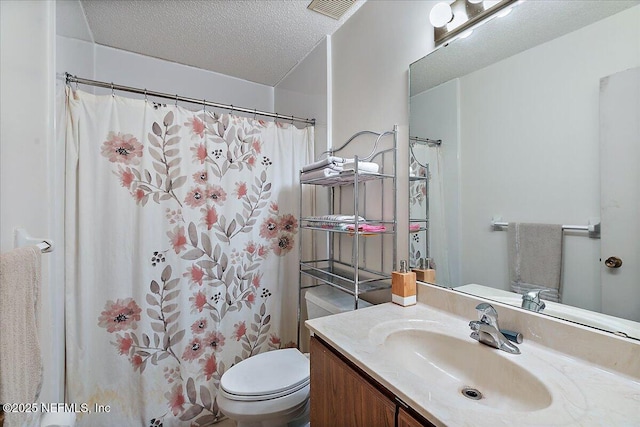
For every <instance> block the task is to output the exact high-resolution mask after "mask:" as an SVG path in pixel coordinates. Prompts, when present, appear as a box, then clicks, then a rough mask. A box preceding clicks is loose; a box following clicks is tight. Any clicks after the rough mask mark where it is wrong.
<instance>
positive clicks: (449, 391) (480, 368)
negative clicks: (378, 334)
mask: <svg viewBox="0 0 640 427" xmlns="http://www.w3.org/2000/svg"><path fill="white" fill-rule="evenodd" d="M379 348H380V354H381V356H383V357H385V358H389V359H390V360H394V363H398V364H399V365H400V366H402V367H404V368H405V369H407V370H409V371H410V372H411V373H413V374H414V375H416V376H418V377H420V378H422V379H424V381H425V382H429V383H431V384H437V390H438V393H442V394H443V395H446V396H449V398H450V399H459V400H460V401H461V402H462V401H464V402H469V404H472V402H477V403H478V404H480V405H484V406H487V407H489V408H492V409H496V410H501V411H502V410H505V411H510V412H531V411H538V410H540V409H544V408H546V407H548V406H549V405H551V403H552V396H551V393H550V392H549V390H548V389H547V387H546V386H545V385H544V384H543V383H542V382H541V381H540V380H539V379H538V378H536V376H534V375H533V374H531V373H530V372H529V371H528V370H526V369H525V368H523V367H522V366H519V365H518V364H516V363H514V362H513V361H512V360H511V359H513V358H515V357H518V355H510V354H507V353H505V352H503V351H500V350H497V349H494V348H492V347H488V346H486V345H484V344H481V343H479V342H477V341H475V340H473V339H471V338H468V339H464V340H463V339H460V338H457V337H453V336H450V335H446V334H443V333H438V332H432V331H426V330H422V329H402V330H398V331H395V332H391V333H390V334H389V335H387V336H386V339H384V342H382V344H381V345H380V347H379ZM466 388H472V389H475V390H478V391H479V392H480V393H481V396H482V397H481V398H480V399H479V400H469V399H470V398H471V397H480V396H479V395H478V396H474V395H475V392H474V391H471V392H467V393H466V394H465V393H463V390H465V389H466ZM469 394H470V395H471V397H469V396H468V395H469Z"/></svg>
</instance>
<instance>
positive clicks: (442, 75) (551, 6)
mask: <svg viewBox="0 0 640 427" xmlns="http://www.w3.org/2000/svg"><path fill="white" fill-rule="evenodd" d="M639 4H640V2H638V1H595V2H594V1H580V0H571V1H553V2H535V1H528V2H519V4H518V5H517V7H515V8H514V10H513V11H512V12H511V13H510V14H509V15H508V16H507V17H505V18H499V19H498V18H496V19H493V20H491V21H489V22H487V23H486V24H484V25H482V26H481V27H479V28H476V29H475V30H474V33H473V34H472V36H471V37H469V38H466V39H459V40H455V41H454V42H452V43H450V44H449V45H447V46H444V47H442V48H439V49H438V50H436V51H434V52H432V53H431V54H429V55H427V56H426V57H424V58H423V59H421V60H419V61H417V62H415V63H414V64H411V67H410V80H411V98H410V134H411V135H418V136H421V137H424V138H429V139H439V140H442V145H441V146H440V147H439V148H438V149H434V148H428V149H426V150H425V153H424V163H425V164H428V165H429V172H430V174H429V175H430V178H431V179H430V181H429V187H430V188H429V192H428V206H429V212H428V213H429V223H428V225H429V227H428V230H429V234H428V245H427V246H426V247H427V248H428V254H429V256H430V257H431V258H433V260H434V262H435V266H436V269H437V278H438V280H437V281H438V283H439V284H441V285H444V286H448V287H454V288H456V287H461V288H460V290H461V291H465V292H471V293H478V294H480V295H482V296H484V297H487V298H492V299H495V300H498V301H502V302H505V301H508V302H510V303H513V304H515V305H518V306H521V304H522V297H521V295H519V294H517V293H515V292H512V288H511V279H512V278H513V277H512V276H511V275H510V257H509V256H508V252H509V244H508V241H509V238H508V235H509V233H508V232H503V231H496V230H497V228H495V227H492V226H491V221H492V219H494V218H500V221H501V222H517V223H536V224H559V225H567V224H577V225H584V226H587V225H588V224H589V223H596V222H598V218H601V219H602V234H601V236H602V238H601V239H596V238H589V234H588V233H586V232H583V231H579V230H578V231H572V230H565V231H564V232H562V235H561V237H560V239H561V245H562V246H561V252H560V253H561V256H560V258H559V259H555V260H554V261H553V262H554V263H557V264H559V265H560V266H561V270H560V271H561V273H560V277H559V289H558V292H559V297H558V298H559V300H560V301H561V302H562V304H558V303H551V302H548V299H547V300H546V307H545V309H543V310H542V313H546V314H548V315H553V316H557V317H562V318H565V319H568V320H571V321H577V322H579V323H583V324H587V325H591V326H593V327H597V328H600V329H605V330H609V331H612V332H622V333H625V334H628V335H629V336H633V337H636V338H640V333H638V330H639V326H640V324H638V323H637V322H640V287H639V286H637V280H636V279H637V277H640V270H635V269H636V268H639V269H640V267H636V264H638V265H640V262H639V261H640V257H639V256H638V255H636V254H638V253H640V247H636V245H638V244H640V243H638V242H640V238H638V237H640V236H638V235H636V234H633V233H636V231H635V230H640V223H639V224H638V225H633V224H631V223H628V222H625V221H630V220H631V219H632V220H633V221H637V220H638V219H639V218H640V215H639V213H638V212H637V209H638V208H637V206H638V205H639V204H638V201H637V200H631V203H630V204H631V205H632V206H633V211H632V212H631V214H629V215H628V216H627V217H626V218H628V219H627V220H622V221H621V220H618V222H617V224H618V225H620V226H622V227H623V228H625V230H626V235H627V238H628V240H633V241H634V243H633V244H632V245H631V246H629V247H630V248H631V249H628V247H627V246H625V245H627V244H628V242H625V243H623V242H620V241H618V238H617V237H616V238H613V237H612V236H613V235H612V233H611V232H610V231H611V230H612V229H613V228H614V225H613V224H608V223H607V221H610V220H608V218H609V217H610V216H611V215H609V214H610V213H611V211H612V210H616V212H617V210H618V209H621V208H620V207H621V206H623V205H625V204H628V203H627V202H626V201H623V200H621V199H620V198H618V199H615V198H614V199H615V200H613V201H609V202H605V199H606V198H607V197H606V194H605V190H603V194H604V196H601V194H600V187H601V182H602V183H603V185H605V184H604V183H605V182H608V181H606V179H609V176H608V175H609V172H607V176H602V177H601V176H600V172H601V171H602V173H603V174H604V173H605V171H609V170H611V169H620V168H615V167H613V168H612V167H605V166H604V163H603V162H604V160H605V158H606V159H607V161H608V162H609V164H611V163H612V162H613V164H616V163H615V162H616V161H617V162H618V163H619V164H620V159H621V158H624V157H625V156H627V157H628V156H630V155H631V153H632V152H631V151H629V150H626V149H624V148H623V149H619V148H617V149H615V150H613V149H607V148H606V147H607V146H606V145H605V144H608V142H607V138H606V137H602V138H601V135H606V134H607V132H606V129H605V131H603V130H602V128H601V121H602V120H603V119H602V117H603V116H602V115H603V114H604V117H605V118H606V117H609V116H618V117H622V115H621V114H617V115H616V114H614V113H607V112H606V111H605V112H604V113H603V112H602V110H601V108H604V107H602V105H605V104H601V103H602V102H604V101H603V100H604V99H606V97H607V96H608V95H607V90H608V89H607V88H608V87H614V86H615V85H614V82H615V81H616V79H617V78H618V75H619V74H621V73H623V72H625V70H629V69H633V68H637V67H640V6H639ZM601 90H602V92H601ZM622 92H623V93H624V92H625V91H622ZM626 93H627V94H628V97H630V100H627V101H626V102H628V105H629V107H624V108H625V111H627V110H629V109H630V108H631V107H633V105H636V107H635V108H637V105H638V104H639V103H638V102H637V97H638V96H639V95H638V91H637V90H635V91H634V89H633V86H631V87H630V89H628V90H627V91H626ZM634 97H635V98H634ZM634 99H635V100H636V102H635V103H634V102H633V101H634ZM613 104H616V102H614V103H613ZM617 104H621V105H623V104H622V101H620V102H617ZM607 108H609V107H607ZM607 111H608V110H607ZM632 111H633V110H632ZM631 114H633V113H631ZM635 114H636V116H635V117H638V116H637V114H638V113H635ZM607 120H608V119H607ZM628 122H634V123H630V124H629V123H628ZM638 122H640V120H637V119H636V120H627V124H629V126H630V127H631V129H630V131H629V132H626V134H627V135H631V136H630V137H629V138H628V139H629V142H631V143H633V144H635V145H640V141H638V129H637V126H638V125H637V123H638ZM607 123H608V122H607ZM624 124H625V123H623V125H624ZM618 126H619V125H618V124H612V125H607V127H608V128H612V127H613V128H615V129H617V128H618ZM633 126H635V128H633ZM634 129H635V131H634ZM623 134H624V133H623ZM611 138H613V137H611ZM601 139H602V140H601ZM615 139H620V138H615ZM623 139H624V138H623ZM601 150H602V151H601ZM601 152H603V153H605V155H601ZM616 153H617V156H618V157H617V158H616V156H614V154H616ZM639 157H640V156H639ZM632 160H633V162H632V164H634V165H637V163H638V161H640V158H635V157H634V158H633V159H632ZM421 161H422V160H421ZM636 169H637V167H635V168H630V170H628V169H625V171H626V173H628V175H627V179H626V182H627V183H628V184H627V185H624V186H625V187H629V188H630V189H634V191H635V193H634V194H640V191H636V190H640V188H637V187H635V186H636V185H637V184H636V183H637V182H639V181H640V177H638V176H637V173H636V172H635V170H636ZM601 179H602V181H601ZM636 197H637V196H636ZM601 199H602V204H601ZM622 218H625V217H622ZM623 234H624V233H623ZM611 241H613V243H610V242H611ZM611 245H613V246H611ZM605 247H606V248H611V247H612V248H613V249H611V250H610V249H607V252H606V253H605V252H604V251H605ZM623 248H624V249H623ZM601 249H602V251H603V252H602V253H601ZM624 251H627V252H625V253H623V252H624ZM540 252H545V251H540ZM612 257H614V258H618V257H619V258H620V259H622V260H624V263H623V265H622V266H621V267H620V268H618V269H615V271H614V270H613V269H611V268H608V267H607V266H606V265H605V260H607V259H609V258H612ZM550 264H551V263H550V262H548V263H547V264H543V265H542V266H541V267H540V269H541V270H542V271H545V270H547V269H548V268H550ZM511 267H513V266H512V265H511ZM511 270H512V271H513V268H511ZM625 270H626V271H625ZM625 277H626V279H625ZM611 279H615V280H617V281H618V282H616V283H618V284H617V285H615V287H613V286H611V285H609V284H608V283H609V282H610V281H611ZM625 280H626V282H625V283H620V281H625ZM501 292H504V294H503V293H501ZM540 297H541V299H542V300H543V301H545V294H544V293H542V294H540ZM598 313H603V314H604V315H599V314H598ZM622 318H624V319H626V320H623V319H622ZM629 321H631V322H629Z"/></svg>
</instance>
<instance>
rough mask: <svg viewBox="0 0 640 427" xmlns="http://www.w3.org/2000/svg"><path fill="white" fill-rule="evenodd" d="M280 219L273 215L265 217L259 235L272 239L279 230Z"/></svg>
mask: <svg viewBox="0 0 640 427" xmlns="http://www.w3.org/2000/svg"><path fill="white" fill-rule="evenodd" d="M279 223H280V221H278V219H277V218H275V217H269V218H267V219H265V220H264V221H263V223H262V225H261V226H260V237H263V238H265V239H273V238H275V237H276V236H277V235H278V231H280V224H279Z"/></svg>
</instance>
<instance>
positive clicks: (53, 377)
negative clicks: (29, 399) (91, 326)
mask: <svg viewBox="0 0 640 427" xmlns="http://www.w3.org/2000/svg"><path fill="white" fill-rule="evenodd" d="M0 18H1V23H0V55H1V56H0V219H1V225H0V236H1V238H0V250H1V251H2V252H5V251H8V250H11V249H12V248H13V229H14V228H15V227H24V228H25V229H26V230H27V231H28V232H29V233H30V234H31V235H32V236H34V237H43V238H52V231H53V230H54V228H55V224H53V223H52V221H53V220H52V218H53V215H52V212H53V210H52V208H51V206H52V204H53V201H54V200H53V194H54V193H53V188H52V184H51V183H52V180H51V178H52V176H53V171H52V168H51V165H50V158H51V156H52V155H53V143H54V131H53V129H54V125H53V117H54V115H53V108H54V53H55V46H54V38H55V5H54V3H51V2H42V1H2V2H0ZM54 243H55V242H54ZM60 253H61V251H59V250H56V251H55V252H53V253H51V254H45V255H43V257H42V266H43V275H42V286H41V289H40V295H39V298H40V307H41V310H40V324H39V325H40V326H39V327H40V346H41V351H42V355H43V364H44V380H43V386H42V391H41V394H40V398H41V400H42V401H45V402H51V401H57V399H58V398H59V397H61V395H60V394H58V392H59V391H60V390H61V388H60V387H57V385H60V384H61V382H60V379H61V374H62V373H61V372H60V371H59V370H58V369H55V368H54V367H53V364H54V363H55V360H54V358H53V356H52V355H55V354H59V350H60V348H59V346H60V344H61V342H60V340H59V339H57V337H58V336H59V330H56V329H55V328H53V327H52V322H51V319H53V318H60V316H61V311H60V310H59V308H58V307H56V306H55V305H53V304H52V299H53V298H56V297H60V296H61V295H60V294H59V293H57V290H55V289H54V288H53V283H54V280H52V279H54V278H55V277H56V276H57V274H58V271H57V270H56V264H57V263H58V262H59V261H57V260H59V256H60Z"/></svg>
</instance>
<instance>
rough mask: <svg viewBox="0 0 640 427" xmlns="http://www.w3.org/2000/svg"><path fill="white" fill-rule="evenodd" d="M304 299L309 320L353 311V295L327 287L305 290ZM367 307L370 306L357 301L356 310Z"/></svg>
mask: <svg viewBox="0 0 640 427" xmlns="http://www.w3.org/2000/svg"><path fill="white" fill-rule="evenodd" d="M304 298H305V300H306V301H307V314H308V318H309V319H315V318H317V317H322V316H328V315H330V314H338V313H344V312H345V311H351V310H353V302H354V297H353V295H349V294H348V293H346V292H342V291H341V290H339V289H336V288H333V287H331V286H329V285H321V286H316V287H314V288H309V289H307V291H306V293H305V295H304ZM369 306H371V304H370V303H368V302H366V301H365V300H363V299H359V300H358V308H364V307H369Z"/></svg>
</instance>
